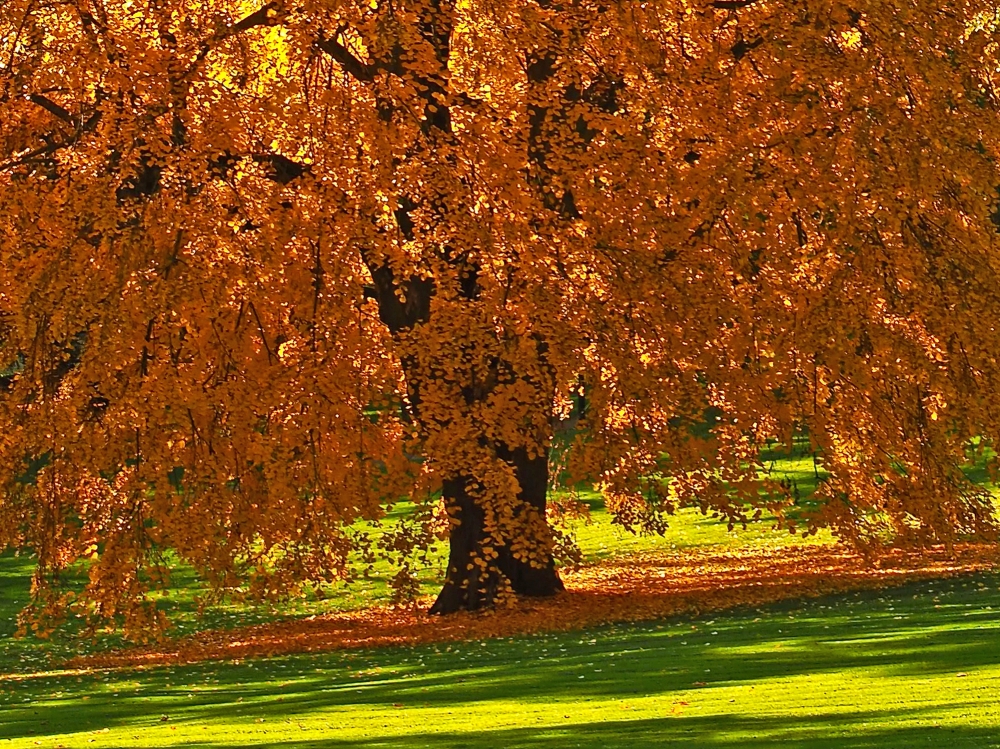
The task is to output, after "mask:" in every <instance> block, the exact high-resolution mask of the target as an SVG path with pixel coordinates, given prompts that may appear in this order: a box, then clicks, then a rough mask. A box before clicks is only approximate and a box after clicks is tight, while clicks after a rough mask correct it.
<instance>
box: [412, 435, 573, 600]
mask: <svg viewBox="0 0 1000 749" xmlns="http://www.w3.org/2000/svg"><path fill="white" fill-rule="evenodd" d="M497 455H498V457H500V458H501V459H503V460H505V461H507V462H508V463H510V464H511V466H513V468H514V472H515V475H516V477H517V482H518V485H519V486H520V491H519V493H518V499H519V500H520V501H521V502H522V503H523V508H524V509H522V510H521V512H535V513H538V516H539V517H540V518H543V519H544V518H545V505H546V493H547V490H548V478H549V460H548V449H547V448H546V449H545V450H544V452H543V453H542V455H539V456H535V457H529V456H528V454H527V451H526V450H525V449H524V448H517V449H514V450H511V449H509V448H507V447H506V446H505V445H501V446H498V448H497ZM467 483H468V478H466V477H459V478H455V479H451V480H448V481H445V482H444V487H443V488H444V497H445V502H446V503H447V505H448V507H449V515H450V516H451V518H452V519H453V520H457V521H458V522H457V524H454V525H452V528H451V535H450V538H449V545H450V548H449V554H448V571H447V575H446V577H445V583H444V587H443V588H442V590H441V593H440V594H439V595H438V597H437V600H436V601H435V602H434V605H433V606H431V609H430V613H432V614H450V613H453V612H456V611H461V610H468V611H475V610H477V609H481V608H485V607H487V606H491V605H492V604H493V603H494V602H495V601H496V599H497V597H498V596H499V595H500V594H501V592H502V591H503V590H504V587H505V586H504V581H505V580H506V581H507V582H508V583H509V584H510V587H511V589H512V590H513V591H514V593H516V594H518V595H524V596H551V595H555V594H556V593H558V592H559V591H561V590H563V584H562V580H560V579H559V573H558V572H557V571H556V568H555V562H554V560H553V559H552V556H551V554H550V553H549V552H548V551H546V557H547V559H546V560H544V561H543V564H542V566H537V567H536V566H534V565H532V564H530V563H529V562H526V561H523V560H520V559H516V558H515V557H514V555H513V553H512V552H511V548H510V545H509V544H505V545H502V546H499V547H497V545H496V542H495V540H493V539H490V538H488V536H487V535H486V533H485V528H484V525H485V513H484V512H483V508H482V507H480V506H478V505H477V503H476V502H475V500H474V498H473V497H471V496H470V495H469V492H468V490H467ZM529 508H530V509H529ZM546 527H547V526H546ZM541 541H542V542H543V543H544V541H545V539H541ZM485 545H489V546H491V547H492V548H494V549H495V550H496V552H497V558H496V559H495V560H494V562H493V564H492V565H490V566H489V567H487V568H486V569H485V570H484V569H483V568H482V567H481V566H480V565H479V564H477V563H476V561H475V560H476V559H477V558H480V557H481V552H482V549H483V547H484V546H485Z"/></svg>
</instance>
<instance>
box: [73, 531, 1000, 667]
mask: <svg viewBox="0 0 1000 749" xmlns="http://www.w3.org/2000/svg"><path fill="white" fill-rule="evenodd" d="M998 562H1000V556H998V552H997V549H996V547H995V546H987V545H981V546H980V545H963V546H958V547H956V548H954V549H953V550H952V551H951V552H950V553H948V552H946V551H945V550H943V549H933V550H924V551H922V552H904V551H898V550H894V551H892V552H889V553H887V554H886V555H884V556H883V557H881V558H880V559H879V561H878V563H877V564H871V563H868V562H865V560H863V559H862V558H861V557H860V556H858V555H856V554H853V553H851V552H849V551H847V550H845V549H843V548H839V547H829V546H801V547H788V548H783V549H780V550H777V551H770V552H763V551H747V552H725V553H713V552H711V551H687V552H675V553H658V554H643V555H638V556H633V557H629V558H628V559H627V560H622V559H619V560H608V561H604V562H599V563H596V564H593V565H588V566H586V567H582V568H580V569H577V570H571V571H564V573H563V580H564V582H565V583H566V592H565V593H562V594H560V595H559V596H556V597H555V598H551V599H532V600H522V601H518V602H516V603H514V604H513V605H512V606H510V607H509V608H506V609H503V610H500V611H497V612H492V613H486V614H455V615H452V616H448V617H444V618H439V617H430V616H428V615H427V614H425V613H424V611H425V610H426V607H427V605H426V604H427V602H422V603H421V607H422V608H420V607H418V608H416V609H410V610H406V609H399V608H390V607H377V608H372V609H367V610H363V611H356V612H349V613H343V614H331V615H326V616H315V617H308V618H305V619H299V620H294V621H286V622H279V623H272V624H261V625H257V626H252V627H245V628H241V629H236V630H216V631H209V632H202V633H199V634H198V635H195V636H191V637H186V638H182V639H174V640H167V641H165V642H162V643H160V644H158V645H155V646H151V647H143V648H132V649H126V650H121V651H116V652H112V653H105V654H100V655H89V656H80V657H77V658H74V659H73V660H71V661H69V662H68V663H66V664H65V665H66V667H67V668H82V669H90V668H122V667H124V668H129V667H137V666H140V667H141V666H151V665H160V664H176V663H191V662H194V661H203V660H213V659H226V660H234V659H240V658H248V657H253V656H261V655H277V654H285V653H302V652H315V651H324V650H337V649H345V648H360V647H377V646H383V645H415V644H421V643H431V642H446V641H452V640H470V639H477V638H485V637H504V636H510V635H515V634H523V633H529V632H538V631H558V630H569V629H578V628H581V627H585V626H591V625H595V624H603V623H607V622H625V621H640V620H647V619H656V618H660V617H667V616H674V615H678V614H684V615H689V616H690V615H695V614H698V613H702V612H708V611H719V610H723V609H729V608H733V607H736V606H745V605H760V604H764V603H770V602H773V601H779V600H784V599H790V598H810V597H816V596H821V595H825V594H828V593H836V592H842V591H848V590H870V589H877V588H884V587H889V586H892V585H898V584H900V583H903V582H906V581H910V580H919V579H927V578H940V577H950V576H953V575H957V574H961V573H966V572H973V571H977V570H985V569H992V568H994V567H996V566H997V564H998Z"/></svg>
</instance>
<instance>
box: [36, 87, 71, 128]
mask: <svg viewBox="0 0 1000 749" xmlns="http://www.w3.org/2000/svg"><path fill="white" fill-rule="evenodd" d="M28 101H30V102H31V103H32V104H37V105H38V106H40V107H41V108H42V109H44V110H45V111H46V112H48V113H49V114H51V115H55V116H56V117H58V118H59V119H60V120H62V121H63V122H69V123H70V124H73V123H74V122H75V120H74V119H73V115H71V114H70V113H69V110H68V109H66V108H64V107H61V106H59V105H58V104H56V103H55V102H54V101H52V99H50V98H48V97H47V96H42V95H41V94H28Z"/></svg>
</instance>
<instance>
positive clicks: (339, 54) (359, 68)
mask: <svg viewBox="0 0 1000 749" xmlns="http://www.w3.org/2000/svg"><path fill="white" fill-rule="evenodd" d="M316 46H318V47H319V48H320V49H321V50H323V51H324V52H326V53H327V54H328V55H330V57H332V58H333V59H334V60H336V61H337V62H338V63H340V66H341V67H342V68H343V69H344V70H346V71H347V72H348V73H350V74H351V75H352V76H353V77H354V78H356V79H357V80H359V81H372V80H374V79H375V66H373V65H369V64H367V63H364V62H361V60H359V59H358V58H357V57H355V56H354V54H353V53H352V52H351V51H350V50H349V49H348V48H347V47H345V46H344V45H343V44H341V43H340V42H338V41H337V40H336V39H327V38H325V37H323V36H322V35H320V37H319V41H317V42H316Z"/></svg>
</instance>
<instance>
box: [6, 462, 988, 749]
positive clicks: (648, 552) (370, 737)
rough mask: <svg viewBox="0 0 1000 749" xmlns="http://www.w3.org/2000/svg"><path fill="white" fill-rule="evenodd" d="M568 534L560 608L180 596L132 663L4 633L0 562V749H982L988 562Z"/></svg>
mask: <svg viewBox="0 0 1000 749" xmlns="http://www.w3.org/2000/svg"><path fill="white" fill-rule="evenodd" d="M803 470H805V468H803ZM580 541H581V545H582V546H583V548H584V552H585V555H586V558H587V564H585V565H584V566H583V567H581V568H579V569H575V570H567V571H566V572H565V578H566V583H567V589H568V592H567V593H566V594H564V595H562V596H560V597H558V598H556V599H553V600H547V601H529V602H522V603H520V604H519V605H517V606H515V607H514V608H513V609H511V610H507V611H503V612H500V613H498V614H492V615H460V616H457V617H454V618H449V619H446V620H444V621H442V620H439V619H432V618H429V617H427V616H426V615H424V614H423V613H421V610H420V609H419V608H417V609H409V610H407V609H394V608H391V607H388V606H386V605H385V594H386V591H385V588H384V581H383V579H382V578H381V577H380V574H379V573H378V571H376V574H375V576H374V577H373V578H372V579H371V580H368V581H364V582H363V583H362V585H361V586H360V589H361V590H360V592H359V590H358V587H357V586H356V587H355V589H353V590H352V591H350V592H337V591H330V594H329V595H328V596H327V597H326V598H324V599H322V600H316V599H308V600H303V601H299V602H296V603H294V604H293V605H290V606H287V607H285V608H281V609H274V610H266V609H265V610H253V609H248V608H246V607H240V606H235V605H230V606H227V607H220V608H217V609H215V610H213V611H212V612H211V613H210V616H209V618H208V619H207V620H205V621H202V622H200V623H199V622H197V620H196V619H195V618H194V617H193V615H192V610H193V607H192V605H191V602H192V598H193V595H194V593H195V592H196V586H194V584H193V581H191V582H190V584H187V583H186V584H185V585H183V586H182V588H181V590H180V591H178V592H177V594H176V595H175V596H174V597H173V598H172V599H171V607H172V611H173V613H174V614H175V617H176V618H177V620H178V622H179V626H178V628H177V630H176V633H175V634H176V637H175V638H174V639H172V640H169V641H167V642H163V643H159V644H157V645H154V646H151V647H146V648H144V649H121V648H120V647H119V646H120V643H118V642H116V641H115V640H114V639H113V638H109V637H102V638H99V640H98V642H97V643H96V644H94V643H90V642H89V641H88V642H80V641H77V640H75V639H73V638H71V637H68V636H62V637H57V638H56V639H55V640H54V641H52V642H43V641H38V640H31V639H28V640H18V639H14V638H12V637H9V635H10V634H11V633H12V631H13V615H14V612H15V611H16V609H17V608H18V607H19V606H20V605H21V604H23V601H24V597H25V595H26V592H27V588H26V584H27V577H26V575H27V572H28V567H29V560H27V559H25V558H24V557H13V556H11V555H6V556H4V557H0V749H3V748H4V747H11V749H15V748H17V749H20V748H21V747H25V748H27V747H34V746H45V747H131V746H146V747H171V746H177V747H181V746H183V747H223V746H233V747H242V746H253V747H265V746H281V747H292V748H293V749H312V748H314V747H315V748H316V749H319V748H320V747H324V748H325V747H334V748H336V747H359V748H361V749H365V748H374V747H401V748H402V749H407V748H408V747H414V748H415V747H456V748H457V747H478V746H483V747H487V746H488V747H531V748H538V749H542V748H549V747H551V749H561V748H562V747H599V748H600V749H607V748H608V747H618V746H621V747H639V748H640V749H642V748H643V747H650V748H652V747H663V746H691V747H699V748H702V747H703V748H705V749H755V748H758V747H760V748H761V749H763V748H764V747H773V746H777V745H780V746H782V747H786V746H789V747H816V748H818V749H827V748H829V749H835V748H836V749H841V748H846V749H861V748H862V747H872V748H874V747H876V746H877V747H879V748H880V749H885V748H886V747H890V748H892V747H900V749H902V748H904V747H905V748H907V749H909V748H910V747H941V746H948V747H949V749H956V748H960V747H970V748H972V747H975V749H982V748H984V747H1000V706H998V705H997V703H996V699H995V695H996V694H998V693H1000V623H998V622H997V620H996V616H995V614H996V612H997V611H1000V573H997V572H995V571H994V570H995V569H996V553H995V551H994V550H993V549H988V548H985V547H976V546H963V547H959V548H957V549H955V550H950V551H949V550H944V549H937V550H933V551H931V552H928V553H926V554H913V553H910V554H905V553H902V552H893V553H891V554H888V555H886V556H885V557H883V558H882V559H881V560H880V561H879V563H878V564H876V565H872V564H870V563H868V562H866V561H865V560H863V559H861V558H860V557H858V556H856V555H853V554H851V553H849V552H848V551H847V550H845V549H843V548H841V547H839V546H837V545H836V544H835V543H834V542H833V540H832V539H830V538H829V537H827V536H822V535H821V536H819V537H814V538H811V539H808V540H803V539H800V538H798V537H794V536H788V535H786V534H776V533H774V532H772V531H771V530H770V525H769V524H766V523H765V524H761V525H758V526H755V527H753V528H751V529H750V530H749V531H748V532H744V533H738V534H735V535H734V534H729V533H728V532H727V531H726V529H725V527H724V526H722V525H720V524H719V523H717V522H715V521H712V520H711V519H708V518H704V517H702V516H700V515H697V514H695V513H684V514H682V515H681V516H680V517H678V518H676V519H675V521H674V523H673V525H672V527H671V530H670V532H669V533H668V535H667V537H665V538H662V539H660V538H634V537H631V536H628V535H627V534H624V533H622V532H621V531H620V530H617V529H615V528H613V527H612V526H611V525H610V523H609V519H608V518H607V516H606V515H604V514H603V512H602V511H601V508H600V506H599V503H596V502H595V504H594V514H593V520H592V523H591V524H589V525H587V526H584V527H582V528H581V529H580ZM182 579H183V578H182ZM426 585H427V592H428V593H429V592H431V591H432V589H433V579H432V576H431V574H430V573H428V576H427V578H426Z"/></svg>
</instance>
